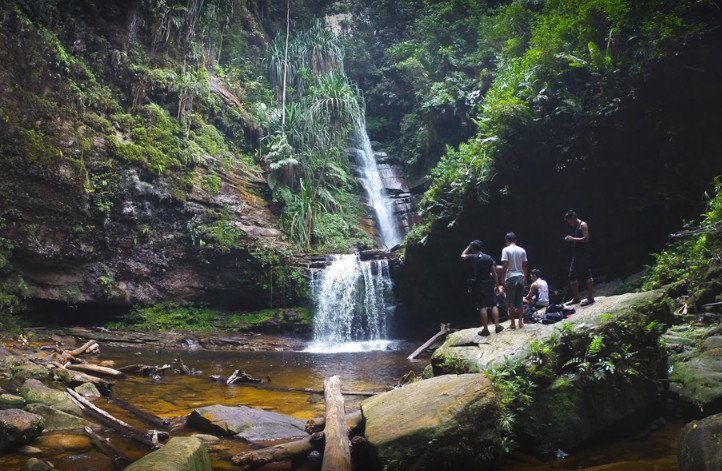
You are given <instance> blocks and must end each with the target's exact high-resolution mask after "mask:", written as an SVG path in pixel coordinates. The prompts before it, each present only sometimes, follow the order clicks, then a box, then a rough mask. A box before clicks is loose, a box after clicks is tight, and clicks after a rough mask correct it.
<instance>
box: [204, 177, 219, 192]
mask: <svg viewBox="0 0 722 471" xmlns="http://www.w3.org/2000/svg"><path fill="white" fill-rule="evenodd" d="M201 188H203V189H204V190H205V191H207V192H208V193H210V194H212V195H217V194H218V193H220V192H221V177H219V176H218V175H216V174H215V173H208V174H206V175H204V176H203V181H202V182H201Z"/></svg>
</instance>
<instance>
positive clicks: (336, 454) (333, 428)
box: [321, 376, 351, 471]
mask: <svg viewBox="0 0 722 471" xmlns="http://www.w3.org/2000/svg"><path fill="white" fill-rule="evenodd" d="M323 387H324V399H325V400H326V427H325V428H324V435H325V436H326V444H325V445H324V449H323V464H322V465H321V471H351V443H350V442H349V439H348V430H347V428H346V421H345V420H344V416H345V410H344V405H343V395H342V394H341V380H340V379H339V377H338V376H332V377H330V378H328V379H326V380H325V381H324V382H323Z"/></svg>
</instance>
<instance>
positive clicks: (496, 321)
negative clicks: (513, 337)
mask: <svg viewBox="0 0 722 471" xmlns="http://www.w3.org/2000/svg"><path fill="white" fill-rule="evenodd" d="M491 317H492V318H493V319H494V326H495V329H494V332H496V333H497V334H498V333H499V332H501V331H502V330H504V327H502V326H501V325H499V308H498V307H496V306H494V307H493V308H491Z"/></svg>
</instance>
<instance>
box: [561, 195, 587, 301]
mask: <svg viewBox="0 0 722 471" xmlns="http://www.w3.org/2000/svg"><path fill="white" fill-rule="evenodd" d="M564 220H565V221H566V223H567V224H569V226H571V227H572V230H573V234H572V235H568V236H566V237H565V238H564V241H565V242H567V243H570V244H572V261H571V264H570V266H569V287H570V288H571V290H572V299H571V300H570V301H568V302H567V304H578V303H579V302H580V299H579V280H583V281H586V283H587V299H585V300H584V301H581V303H582V306H588V305H589V304H592V303H594V278H593V277H592V269H591V265H590V262H589V225H588V224H587V223H586V222H584V221H582V220H581V219H579V217H578V216H577V213H576V212H575V211H572V210H571V209H570V210H569V211H567V212H566V214H565V215H564Z"/></svg>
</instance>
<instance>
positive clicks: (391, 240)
mask: <svg viewBox="0 0 722 471" xmlns="http://www.w3.org/2000/svg"><path fill="white" fill-rule="evenodd" d="M356 128H357V131H356V138H355V143H356V145H357V146H358V147H357V148H356V149H354V153H355V154H356V160H357V163H358V166H359V171H360V174H361V175H360V180H361V185H362V186H363V188H364V191H365V192H366V197H367V198H368V201H369V204H370V205H371V208H372V209H373V212H374V217H375V219H376V224H377V228H378V235H379V241H380V242H381V245H382V246H384V247H385V248H387V249H391V248H393V247H394V246H396V245H398V244H400V243H401V234H400V233H399V229H398V226H397V223H396V218H395V217H394V205H393V203H392V201H391V199H390V198H389V197H388V195H387V194H386V191H385V190H384V185H383V181H382V180H381V174H380V172H379V168H378V166H377V165H376V157H375V154H374V150H373V147H371V141H370V140H369V135H368V132H367V131H366V125H365V124H364V123H363V121H362V120H359V123H358V124H357V126H356Z"/></svg>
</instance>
